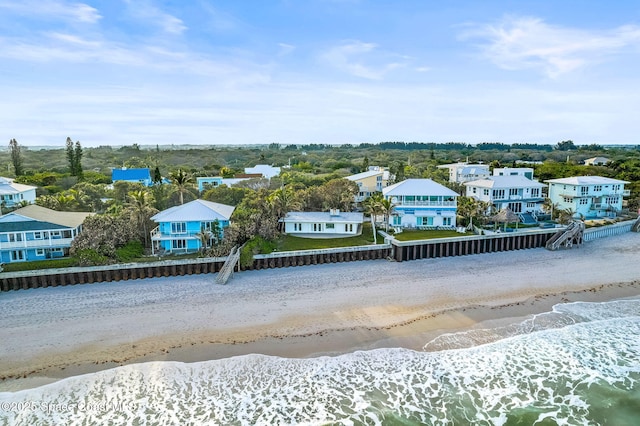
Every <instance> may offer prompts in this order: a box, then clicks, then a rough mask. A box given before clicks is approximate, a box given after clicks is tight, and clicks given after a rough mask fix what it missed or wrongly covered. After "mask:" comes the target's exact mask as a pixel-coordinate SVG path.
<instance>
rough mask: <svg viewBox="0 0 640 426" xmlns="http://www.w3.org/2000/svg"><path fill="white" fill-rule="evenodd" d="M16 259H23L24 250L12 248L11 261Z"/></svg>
mask: <svg viewBox="0 0 640 426" xmlns="http://www.w3.org/2000/svg"><path fill="white" fill-rule="evenodd" d="M18 260H24V250H12V251H11V261H13V262H15V261H18Z"/></svg>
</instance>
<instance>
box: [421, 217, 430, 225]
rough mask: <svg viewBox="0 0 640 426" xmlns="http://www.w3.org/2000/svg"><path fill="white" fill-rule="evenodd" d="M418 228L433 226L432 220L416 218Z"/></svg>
mask: <svg viewBox="0 0 640 426" xmlns="http://www.w3.org/2000/svg"><path fill="white" fill-rule="evenodd" d="M418 226H433V218H432V217H419V218H418Z"/></svg>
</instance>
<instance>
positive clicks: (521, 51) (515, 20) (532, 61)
mask: <svg viewBox="0 0 640 426" xmlns="http://www.w3.org/2000/svg"><path fill="white" fill-rule="evenodd" d="M461 38H462V39H465V40H466V39H472V38H473V39H476V38H477V39H484V40H485V41H486V42H485V43H483V44H482V50H483V53H484V55H485V56H486V57H487V58H488V59H489V60H491V61H492V62H493V63H495V64H496V65H498V66H499V67H501V68H503V69H507V70H520V69H538V70H541V71H542V72H543V73H544V74H546V75H547V76H548V77H551V78H555V77H557V76H560V75H562V74H566V73H569V72H571V71H575V70H577V69H579V68H582V67H584V66H586V65H590V64H593V63H597V62H601V61H603V60H604V59H605V57H606V56H608V55H612V54H615V53H619V52H620V51H621V50H622V49H624V48H627V47H631V46H634V45H637V43H638V42H639V41H640V27H638V26H634V25H628V26H622V27H618V28H614V29H611V30H608V31H587V30H583V29H576V28H568V27H561V26H554V25H549V24H547V23H545V22H544V21H543V20H541V19H538V18H531V17H507V18H505V19H503V20H502V21H501V22H500V23H498V24H487V25H481V26H473V27H472V28H471V29H469V30H468V31H465V32H464V33H463V34H462V35H461Z"/></svg>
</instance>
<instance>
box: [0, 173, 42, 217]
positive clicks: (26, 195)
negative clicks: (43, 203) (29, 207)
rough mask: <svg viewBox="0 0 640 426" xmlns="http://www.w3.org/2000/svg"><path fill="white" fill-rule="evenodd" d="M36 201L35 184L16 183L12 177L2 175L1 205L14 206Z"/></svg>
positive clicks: (0, 188)
mask: <svg viewBox="0 0 640 426" xmlns="http://www.w3.org/2000/svg"><path fill="white" fill-rule="evenodd" d="M35 201H36V187H35V186H30V185H23V184H21V183H15V182H14V180H13V179H11V178H6V177H0V207H8V208H13V207H16V206H19V205H21V204H25V203H26V204H32V203H35ZM1 213H2V212H1V211H0V214H1Z"/></svg>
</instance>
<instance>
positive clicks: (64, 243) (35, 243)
mask: <svg viewBox="0 0 640 426" xmlns="http://www.w3.org/2000/svg"><path fill="white" fill-rule="evenodd" d="M72 241H73V238H50V239H43V240H25V241H2V242H0V249H3V250H8V249H21V248H49V247H69V246H71V242H72Z"/></svg>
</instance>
